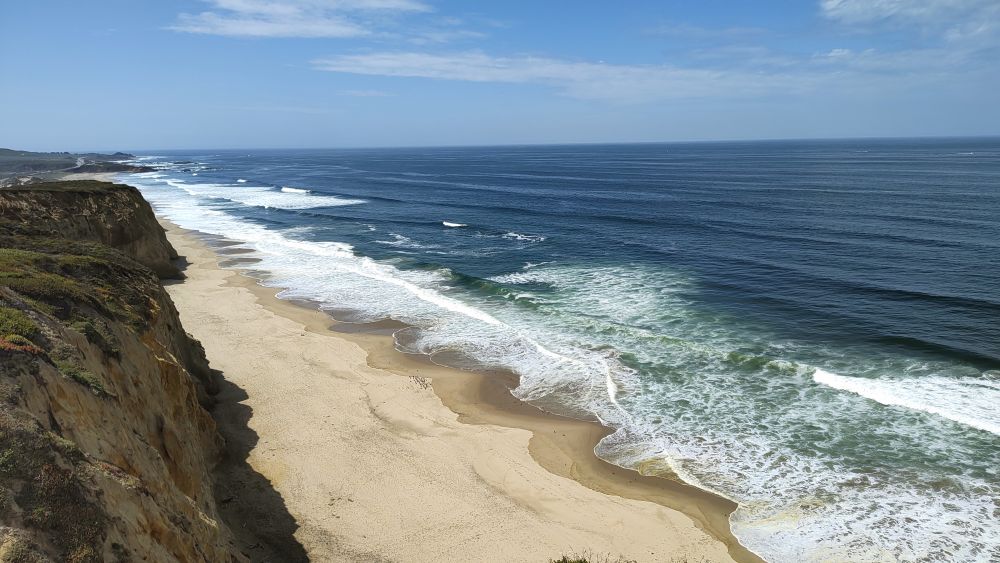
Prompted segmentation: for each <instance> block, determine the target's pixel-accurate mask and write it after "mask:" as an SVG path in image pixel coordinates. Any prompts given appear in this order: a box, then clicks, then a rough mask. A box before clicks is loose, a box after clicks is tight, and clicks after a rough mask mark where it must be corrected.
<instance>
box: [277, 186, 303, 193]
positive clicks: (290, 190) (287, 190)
mask: <svg viewBox="0 0 1000 563" xmlns="http://www.w3.org/2000/svg"><path fill="white" fill-rule="evenodd" d="M281 191H283V192H285V193H286V194H307V193H309V190H306V189H302V188H290V187H288V186H282V187H281Z"/></svg>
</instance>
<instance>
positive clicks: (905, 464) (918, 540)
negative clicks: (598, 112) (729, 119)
mask: <svg viewBox="0 0 1000 563" xmlns="http://www.w3.org/2000/svg"><path fill="white" fill-rule="evenodd" d="M134 162H136V163H141V164H143V165H146V166H151V167H153V168H155V171H153V172H144V173H135V174H122V175H120V176H119V180H120V181H121V182H123V183H128V184H131V185H134V186H137V187H138V188H139V189H140V190H141V191H142V194H143V196H144V197H145V198H146V199H148V200H149V201H150V202H151V203H152V205H153V206H154V208H155V209H156V211H157V212H158V213H159V214H160V215H162V216H163V217H165V218H167V219H169V220H170V221H172V222H173V223H175V224H177V225H179V226H180V227H182V228H185V229H191V230H195V231H199V232H202V233H206V234H211V235H215V236H219V237H225V238H227V239H230V240H232V241H235V242H237V243H239V245H241V246H243V247H245V248H246V249H247V250H248V251H250V252H249V253H248V254H245V255H243V256H245V257H252V258H255V259H256V260H257V261H256V262H254V263H244V264H237V265H234V267H237V268H242V269H244V270H253V273H254V274H255V275H257V276H259V277H260V278H261V279H262V280H263V283H264V284H266V285H269V286H273V287H278V288H282V292H281V294H280V296H281V297H283V298H287V299H297V300H308V301H311V302H314V303H317V304H319V306H320V307H321V308H323V309H325V310H327V311H329V312H330V313H331V314H332V315H333V316H334V317H335V318H337V319H339V320H342V321H347V322H374V321H379V320H384V319H393V320H396V321H400V322H402V323H405V325H406V326H407V327H408V328H405V329H401V330H399V331H397V332H396V333H395V335H394V338H395V341H396V346H397V348H398V349H399V350H400V351H402V352H408V353H415V354H424V355H427V356H430V357H431V358H432V359H433V360H434V361H436V362H438V363H442V364H444V365H450V366H455V367H461V368H465V369H471V370H482V371H490V370H498V369H502V370H509V371H511V372H514V373H516V374H517V375H518V376H519V378H520V385H519V386H518V387H517V388H516V389H515V390H514V395H515V396H516V397H518V398H519V399H522V400H524V401H527V402H529V403H531V404H534V405H536V406H539V407H540V408H543V409H544V410H547V411H550V412H553V413H556V414H562V415H567V416H572V417H575V418H581V419H585V420H595V421H597V422H599V423H601V424H603V425H605V426H607V427H608V428H610V429H612V430H613V432H612V433H611V434H610V435H609V436H608V437H606V438H605V439H604V440H602V441H601V443H600V444H599V445H598V447H597V449H596V452H595V453H596V454H597V455H598V456H600V457H601V458H603V459H605V460H607V461H609V462H611V463H614V464H617V465H619V466H622V467H626V468H630V469H635V470H637V471H641V472H643V473H645V474H659V475H664V476H667V475H672V476H676V477H678V478H680V479H682V480H683V481H685V482H687V483H690V484H692V485H694V486H697V487H700V488H702V489H705V490H708V491H711V492H713V493H716V494H718V495H721V496H723V497H726V498H728V499H731V500H733V501H734V502H736V503H738V505H739V508H738V509H737V511H736V512H735V513H734V514H733V515H732V516H731V519H730V523H731V526H732V529H733V532H734V534H735V535H736V536H737V537H738V538H739V540H740V541H741V543H743V544H744V545H745V546H746V547H747V548H749V549H751V550H752V551H754V552H755V553H757V554H759V555H761V556H762V557H764V558H765V559H767V560H769V561H820V560H866V561H867V560H871V561H876V560H898V561H922V560H942V561H977V560H983V561H986V560H991V559H997V558H1000V525H998V524H997V511H998V510H1000V507H998V505H997V500H996V499H998V498H1000V484H998V483H1000V475H998V471H1000V469H998V468H1000V438H998V437H1000V412H998V410H997V407H996V405H998V404H1000V324H998V323H997V322H996V320H997V319H998V318H1000V297H998V296H1000V282H998V280H1000V252H998V250H1000V217H998V215H997V210H998V209H1000V139H998V138H992V137H978V138H961V137H955V138H919V139H837V140H803V141H798V140H791V141H789V140H768V141H739V142H727V141H718V142H708V141H699V142H690V143H633V144H573V145H503V146H480V147H411V148H403V147H400V148H379V149H271V150H264V149H238V150H197V151H144V152H143V151H139V157H138V158H137V159H136V160H135V161H134Z"/></svg>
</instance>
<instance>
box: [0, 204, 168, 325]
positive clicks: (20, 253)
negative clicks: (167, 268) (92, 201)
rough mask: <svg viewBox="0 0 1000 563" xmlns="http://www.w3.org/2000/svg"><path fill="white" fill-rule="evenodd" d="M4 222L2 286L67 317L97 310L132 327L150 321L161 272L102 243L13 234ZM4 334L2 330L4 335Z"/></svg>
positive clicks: (0, 231)
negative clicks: (153, 271)
mask: <svg viewBox="0 0 1000 563" xmlns="http://www.w3.org/2000/svg"><path fill="white" fill-rule="evenodd" d="M8 226H9V224H6V223H5V224H0V285H4V286H7V287H9V288H10V289H12V290H14V291H15V292H17V293H18V294H20V295H22V296H24V297H26V298H28V299H30V300H32V301H33V302H34V303H39V304H43V305H44V309H45V310H46V311H45V312H47V313H50V314H53V315H54V316H56V317H57V318H60V319H62V320H64V321H66V320H70V319H74V318H76V319H84V318H88V317H90V316H92V315H89V314H87V313H88V311H95V312H97V313H99V314H100V315H101V316H109V317H113V318H115V319H117V320H121V321H125V322H127V323H129V324H132V325H139V324H143V323H144V322H145V321H146V320H148V317H149V314H150V312H151V311H153V310H155V307H154V306H152V301H151V298H152V296H153V295H155V293H156V290H157V289H158V283H159V282H158V280H157V279H156V276H155V275H154V274H153V273H152V272H151V271H150V270H148V269H147V268H145V267H144V266H142V265H140V264H138V263H136V262H134V261H132V260H131V259H130V258H128V257H126V256H124V255H122V254H121V253H119V252H117V251H116V250H114V249H112V248H110V247H108V246H105V245H102V244H98V243H88V242H81V241H72V240H67V239H54V238H49V237H44V236H33V235H24V234H11V233H10V230H9V229H6V227H8ZM0 334H2V333H0Z"/></svg>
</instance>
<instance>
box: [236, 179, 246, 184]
mask: <svg viewBox="0 0 1000 563" xmlns="http://www.w3.org/2000/svg"><path fill="white" fill-rule="evenodd" d="M236 183H237V184H246V183H247V181H246V180H244V179H243V178H239V179H237V180H236Z"/></svg>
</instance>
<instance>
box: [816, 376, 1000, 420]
mask: <svg viewBox="0 0 1000 563" xmlns="http://www.w3.org/2000/svg"><path fill="white" fill-rule="evenodd" d="M813 381H815V382H816V383H819V384H821V385H826V386H828V387H833V388H834V389H839V390H841V391H849V392H851V393H855V394H857V395H861V396H862V397H865V398H867V399H871V400H873V401H875V402H877V403H881V404H883V405H890V406H897V407H904V408H908V409H912V410H917V411H923V412H926V413H930V414H934V415H937V416H941V417H944V418H947V419H948V420H951V421H954V422H958V423H959V424H964V425H966V426H971V427H972V428H977V429H979V430H984V431H986V432H990V433H992V434H996V435H998V436H1000V408H998V405H1000V383H997V382H993V381H987V380H978V381H977V380H961V379H951V378H945V377H923V378H919V379H896V380H890V379H868V378H864V377H845V376H843V375H837V374H835V373H830V372H828V371H825V370H822V369H817V370H816V371H815V372H813Z"/></svg>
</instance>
